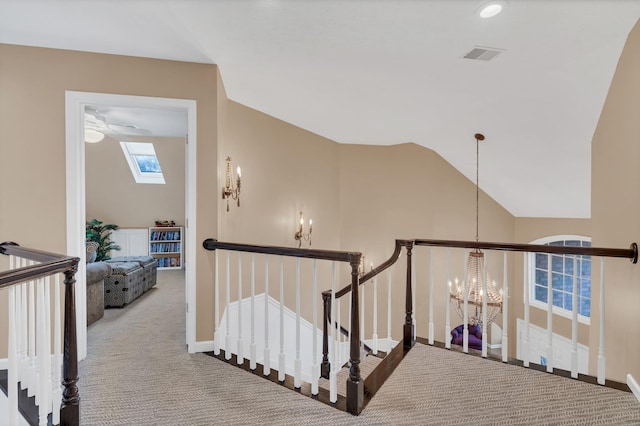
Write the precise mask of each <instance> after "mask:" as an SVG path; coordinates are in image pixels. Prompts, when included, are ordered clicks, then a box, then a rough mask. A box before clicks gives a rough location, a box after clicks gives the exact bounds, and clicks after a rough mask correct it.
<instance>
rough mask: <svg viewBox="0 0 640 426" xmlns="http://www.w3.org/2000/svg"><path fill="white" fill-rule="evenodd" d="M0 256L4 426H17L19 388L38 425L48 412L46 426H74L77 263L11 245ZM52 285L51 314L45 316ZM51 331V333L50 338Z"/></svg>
mask: <svg viewBox="0 0 640 426" xmlns="http://www.w3.org/2000/svg"><path fill="white" fill-rule="evenodd" d="M0 254H4V255H7V256H9V268H10V270H8V271H3V272H0V289H5V288H6V289H7V290H8V314H9V329H8V354H7V355H8V364H9V365H8V369H7V396H8V403H9V413H8V417H9V418H8V420H9V424H12V425H13V424H18V415H19V414H18V393H19V387H20V388H21V389H23V390H25V389H26V391H27V395H28V396H35V401H36V404H37V405H38V410H39V413H38V417H39V424H48V416H49V414H50V413H51V417H52V418H51V423H52V424H54V425H56V424H61V425H78V424H79V423H80V396H79V392H78V387H77V385H76V383H77V381H78V357H77V350H78V349H77V340H76V311H75V273H76V272H77V270H78V262H79V259H78V258H77V257H69V256H65V255H60V254H54V253H48V252H44V251H40V250H35V249H30V248H25V247H20V246H19V245H17V244H15V243H12V242H5V243H2V244H0ZM61 274H62V275H64V286H65V290H64V337H63V339H64V352H63V351H62V348H61V340H62V338H61V328H62V326H61V324H60V317H61V312H60V309H61V305H60V275H61ZM52 280H53V281H54V287H53V293H54V294H53V298H54V312H53V313H51V312H50V305H51V292H52V291H51V282H52ZM52 320H53V322H54V324H53V327H52V325H51V321H52ZM36 321H37V322H36ZM51 330H53V333H54V336H53V338H52V337H51ZM52 342H53V353H52V352H51V347H52ZM52 360H53V361H52ZM60 370H62V378H61V377H60V373H61V371H60ZM61 384H62V387H61V386H60V385H61Z"/></svg>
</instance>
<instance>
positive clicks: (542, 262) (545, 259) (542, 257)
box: [536, 253, 549, 269]
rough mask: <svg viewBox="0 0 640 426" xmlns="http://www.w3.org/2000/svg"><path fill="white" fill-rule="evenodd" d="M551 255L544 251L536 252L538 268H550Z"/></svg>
mask: <svg viewBox="0 0 640 426" xmlns="http://www.w3.org/2000/svg"><path fill="white" fill-rule="evenodd" d="M548 264H549V256H548V255H546V254H542V253H536V268H538V269H548V268H549V266H548Z"/></svg>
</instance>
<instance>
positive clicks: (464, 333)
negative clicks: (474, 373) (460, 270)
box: [462, 250, 470, 353]
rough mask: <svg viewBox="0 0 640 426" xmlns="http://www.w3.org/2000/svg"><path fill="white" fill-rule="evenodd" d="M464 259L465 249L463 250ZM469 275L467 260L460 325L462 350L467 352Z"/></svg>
mask: <svg viewBox="0 0 640 426" xmlns="http://www.w3.org/2000/svg"><path fill="white" fill-rule="evenodd" d="M464 257H465V259H466V258H467V251H466V250H465V256H464ZM469 284H470V283H469V275H468V274H467V262H465V263H464V295H463V300H464V304H463V311H464V314H463V318H462V319H463V322H462V324H463V326H462V330H463V331H462V351H463V352H464V353H469V325H468V324H469Z"/></svg>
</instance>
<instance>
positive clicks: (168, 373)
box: [79, 271, 640, 425]
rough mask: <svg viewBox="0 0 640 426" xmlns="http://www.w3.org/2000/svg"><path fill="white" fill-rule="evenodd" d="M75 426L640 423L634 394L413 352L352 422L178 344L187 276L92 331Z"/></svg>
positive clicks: (162, 281) (111, 313)
mask: <svg viewBox="0 0 640 426" xmlns="http://www.w3.org/2000/svg"><path fill="white" fill-rule="evenodd" d="M88 340H89V347H88V357H87V359H86V360H85V361H83V362H82V363H81V364H80V382H79V388H80V395H81V398H82V400H81V423H82V424H83V425H218V424H219V425H226V424H228V425H254V424H255V425H263V424H265V425H267V424H268V425H359V424H362V425H364V424H366V425H371V424H375V425H399V424H403V425H439V424H441V425H467V424H474V425H514V424H527V425H528V424H535V425H544V424H546V425H610V424H629V425H631V424H640V404H639V403H638V402H637V401H636V400H635V398H634V397H633V395H632V394H630V393H626V392H621V391H616V390H612V389H607V388H602V387H599V386H594V385H589V384H586V383H583V382H578V381H574V380H571V379H564V378H560V377H555V376H552V375H549V374H546V373H541V372H537V371H532V370H528V369H524V368H520V367H516V366H509V365H503V364H501V363H497V362H493V361H488V360H483V359H479V358H475V357H472V356H469V355H464V354H461V353H457V352H453V351H446V350H443V349H438V348H432V347H429V346H424V345H420V344H417V345H416V346H415V347H414V348H413V349H412V350H411V352H410V353H409V354H408V355H407V357H406V358H405V360H404V361H403V362H402V364H401V365H400V366H399V367H398V369H397V370H396V372H395V373H394V376H393V377H392V378H391V379H390V380H389V381H388V382H387V383H385V385H383V387H382V388H381V389H380V391H379V392H378V394H377V395H376V396H375V397H374V398H373V400H372V401H371V403H370V404H369V405H368V406H367V407H366V408H365V410H364V411H363V413H362V414H361V415H360V416H359V417H354V416H351V415H350V414H346V413H343V412H340V411H338V410H336V409H334V408H332V407H330V406H328V405H325V404H322V403H320V402H317V401H315V400H312V399H310V398H307V397H304V396H302V395H300V394H297V393H295V392H293V391H290V390H288V389H285V388H284V387H282V386H279V385H277V384H274V383H271V382H268V381H267V380H264V379H262V378H260V377H257V376H254V375H252V374H249V373H247V372H244V371H242V370H240V369H238V368H236V367H234V366H231V365H228V364H226V363H224V362H221V361H218V360H216V359H214V358H211V357H209V356H206V355H203V354H194V355H190V354H188V353H187V352H186V345H185V314H184V275H183V273H182V272H181V271H162V272H160V273H159V280H158V285H157V286H156V288H154V289H152V290H151V291H150V292H148V293H147V294H145V295H144V296H142V297H141V298H140V299H138V300H136V301H135V302H133V303H132V304H131V305H129V306H127V307H125V308H123V309H110V310H107V311H106V312H105V317H104V318H102V319H100V320H99V321H98V322H96V323H95V324H93V325H91V326H90V327H89V330H88Z"/></svg>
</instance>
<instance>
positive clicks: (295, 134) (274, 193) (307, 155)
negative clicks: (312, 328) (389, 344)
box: [216, 99, 340, 320]
mask: <svg viewBox="0 0 640 426" xmlns="http://www.w3.org/2000/svg"><path fill="white" fill-rule="evenodd" d="M218 111H219V116H218V117H219V123H220V125H219V144H218V145H219V146H218V190H217V191H216V194H220V193H221V188H222V186H223V185H224V171H225V158H226V157H227V156H230V157H231V158H232V162H233V167H232V169H233V173H234V176H235V169H236V167H237V166H238V165H240V167H241V168H242V188H241V189H242V190H241V194H240V201H241V205H240V207H239V208H238V207H237V206H236V204H235V202H233V201H232V202H230V206H229V212H227V211H226V202H224V201H222V199H221V197H220V195H217V197H218V199H219V210H218V222H219V230H218V235H219V237H220V239H221V240H223V241H232V242H243V243H249V244H265V245H277V246H285V247H297V242H296V241H295V240H294V233H295V230H296V226H297V224H298V223H299V216H298V212H299V211H300V210H303V211H304V214H305V217H306V218H307V219H308V218H312V219H313V235H312V244H313V245H312V247H313V248H322V249H338V248H339V246H340V242H339V241H340V216H339V214H340V212H339V209H338V204H339V179H340V176H339V168H338V153H339V145H338V144H337V143H335V142H333V141H330V140H328V139H326V138H323V137H320V136H318V135H316V134H313V133H310V132H308V131H305V130H303V129H300V128H298V127H296V126H293V125H291V124H288V123H285V122H283V121H281V120H278V119H276V118H273V117H271V116H268V115H266V114H263V113H261V112H259V111H256V110H253V109H251V108H248V107H246V106H243V105H240V104H238V103H236V102H233V101H229V100H224V101H222V100H220V99H219V108H218ZM305 244H306V245H305V247H308V243H305ZM221 262H223V261H222V260H221ZM231 262H232V265H233V266H232V267H231V273H232V276H235V275H236V274H237V266H235V265H236V263H235V262H236V259H235V254H234V255H233V256H232V260H231ZM257 262H258V263H257V265H258V266H257V267H256V283H257V285H256V293H262V292H263V291H264V284H263V283H264V278H263V277H264V273H263V271H264V260H263V258H262V257H261V256H259V257H257ZM271 262H272V264H271V265H270V271H271V274H270V282H271V285H270V289H271V291H270V292H269V293H270V294H271V295H272V296H274V297H277V295H278V287H277V286H278V280H279V277H278V268H279V265H278V263H277V259H275V260H274V259H272V260H271ZM249 265H250V257H249V256H246V257H245V258H244V259H243V266H244V271H243V277H244V279H243V283H244V286H243V290H242V291H243V295H244V296H245V297H247V296H248V294H249V291H250V288H249V285H250V282H249V276H250V270H249V269H248V268H249ZM221 267H222V265H221ZM318 268H319V269H318V272H319V279H318V288H319V290H320V291H321V290H326V289H329V288H330V285H331V283H330V275H329V274H330V269H329V268H330V265H329V264H328V263H326V262H319V264H318ZM285 269H286V273H287V275H286V276H287V280H286V281H287V284H286V285H287V289H286V291H285V303H286V305H287V306H288V307H290V308H292V309H294V308H295V289H294V280H293V277H294V274H295V265H294V264H293V262H290V261H288V260H287V261H285ZM224 274H225V272H224V270H222V271H221V276H222V277H224V276H225V275H224ZM311 276H312V275H311V264H310V261H304V260H303V261H301V281H302V285H301V308H302V311H303V316H304V317H306V318H307V319H309V320H311V318H310V312H311V309H310V307H311V306H312V297H313V294H312V291H311V289H312V287H311V285H312V283H311ZM220 297H221V299H222V301H224V297H225V296H224V288H223V289H221V296H220ZM236 299H237V293H236V291H235V290H234V291H233V292H232V295H231V300H236ZM317 303H318V308H319V309H320V307H321V301H320V300H318V301H317ZM319 312H320V311H319Z"/></svg>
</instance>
